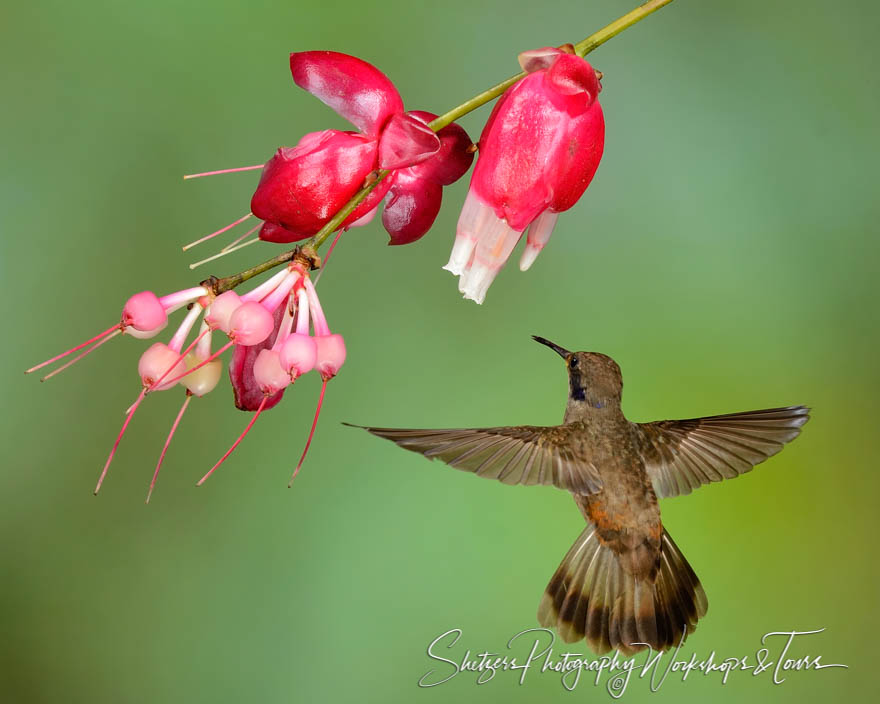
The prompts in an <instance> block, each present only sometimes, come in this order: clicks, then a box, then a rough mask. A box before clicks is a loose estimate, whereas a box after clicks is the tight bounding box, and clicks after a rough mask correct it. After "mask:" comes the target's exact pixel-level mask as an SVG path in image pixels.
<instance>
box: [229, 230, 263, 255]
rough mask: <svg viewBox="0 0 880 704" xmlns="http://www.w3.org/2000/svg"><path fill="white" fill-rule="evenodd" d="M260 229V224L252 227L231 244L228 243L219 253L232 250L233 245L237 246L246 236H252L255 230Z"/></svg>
mask: <svg viewBox="0 0 880 704" xmlns="http://www.w3.org/2000/svg"><path fill="white" fill-rule="evenodd" d="M261 227H262V224H260V225H254V226H253V227H252V228H251V229H250V230H248V231H247V232H245V233H244V234H243V235H239V236H238V237H236V238H235V239H234V240H232V242H230V243H229V244H228V245H226V246H225V247H224V248H223V249H221V250H220V251H221V252H228V251H229V250H230V249H232V248H233V247H234V246H235V245H237V244H238V243H239V242H241V241H242V240H243V239H244V238H245V237H247V236H248V235H252V234H254V233H255V232H256V231H257V230H259V229H260V228H261Z"/></svg>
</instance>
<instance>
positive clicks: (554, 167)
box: [444, 47, 605, 303]
mask: <svg viewBox="0 0 880 704" xmlns="http://www.w3.org/2000/svg"><path fill="white" fill-rule="evenodd" d="M520 64H521V66H522V67H523V69H524V70H525V71H527V72H528V74H529V75H527V76H526V77H525V78H523V79H522V80H520V81H519V82H518V83H516V84H515V85H514V86H513V87H512V88H510V89H509V90H508V91H507V92H506V93H505V94H504V95H503V96H502V97H501V99H500V100H499V101H498V103H497V104H496V106H495V109H494V110H493V111H492V115H491V116H490V117H489V121H488V122H487V123H486V126H485V128H484V129H483V134H482V136H481V137H480V154H479V158H478V159H477V165H476V167H475V168H474V173H473V176H472V178H471V186H470V190H469V191H468V196H467V199H466V200H465V203H464V207H463V209H462V212H461V216H460V218H459V221H458V227H457V230H456V237H455V244H454V245H453V248H452V255H451V256H450V259H449V263H448V264H447V265H446V266H445V267H444V268H445V269H447V270H449V271H451V272H452V273H453V274H455V275H457V276H459V277H460V279H459V291H461V292H462V293H463V294H464V297H465V298H469V299H471V300H474V301H476V302H477V303H482V302H483V300H484V299H485V297H486V291H487V290H488V288H489V286H490V284H491V283H492V281H493V280H494V279H495V276H496V275H497V274H498V272H499V271H500V269H501V267H502V266H504V263H505V262H506V261H507V259H508V257H509V256H510V254H511V252H512V251H513V248H514V246H516V243H517V242H518V241H519V239H520V237H521V236H522V233H523V232H524V231H525V230H526V228H528V230H529V232H528V236H527V242H526V248H525V251H524V252H523V255H522V258H521V259H520V269H522V270H523V271H525V270H526V269H528V268H529V267H530V266H531V265H532V263H533V262H534V261H535V258H536V257H537V256H538V253H539V252H540V251H541V249H543V247H544V245H545V244H546V243H547V241H548V240H549V238H550V235H551V233H552V232H553V227H554V225H555V224H556V219H557V217H558V214H559V213H560V212H562V211H564V210H568V209H569V208H571V207H572V206H573V205H574V204H575V203H576V202H577V200H578V198H580V197H581V195H582V194H583V192H584V191H585V190H586V188H587V186H588V185H589V184H590V181H591V180H592V178H593V174H595V172H596V168H597V167H598V166H599V161H600V160H601V158H602V150H603V147H604V144H605V120H604V117H603V116H602V108H601V107H600V106H599V102H598V100H597V98H598V95H599V91H600V90H601V86H600V84H599V78H600V74H598V73H597V72H596V71H594V70H593V68H592V66H590V64H589V63H587V62H586V61H585V60H584V59H582V58H580V57H579V56H576V55H574V54H571V53H567V52H565V51H563V50H561V49H554V48H550V47H548V48H544V49H537V50H535V51H529V52H525V53H523V54H521V55H520Z"/></svg>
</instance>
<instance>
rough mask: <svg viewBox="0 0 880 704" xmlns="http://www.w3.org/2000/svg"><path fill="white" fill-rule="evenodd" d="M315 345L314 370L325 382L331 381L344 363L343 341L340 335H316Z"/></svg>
mask: <svg viewBox="0 0 880 704" xmlns="http://www.w3.org/2000/svg"><path fill="white" fill-rule="evenodd" d="M315 344H316V346H317V348H318V353H317V357H316V359H315V369H317V370H318V373H319V374H320V375H321V377H322V378H323V379H324V380H325V381H326V380H327V379H332V378H333V377H334V376H336V374H337V373H338V372H339V369H340V368H341V367H342V365H343V364H344V363H345V340H343V339H342V335H339V334H332V335H317V336H315Z"/></svg>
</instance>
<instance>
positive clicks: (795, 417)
mask: <svg viewBox="0 0 880 704" xmlns="http://www.w3.org/2000/svg"><path fill="white" fill-rule="evenodd" d="M809 411H810V409H809V408H806V407H805V406H788V407H786V408H770V409H767V410H763V411H747V412H746V413H731V414H728V415H723V416H709V417H706V418H691V419H689V420H662V421H658V422H656V423H634V424H633V425H635V426H636V428H637V430H638V438H639V443H640V445H641V454H642V458H643V459H644V461H645V467H646V469H647V471H648V476H649V477H650V479H651V481H652V482H653V484H654V491H656V492H657V496H659V497H660V498H663V497H667V496H678V495H680V494H690V493H691V491H692V490H693V489H696V488H697V487H698V486H701V485H703V484H708V483H709V482H720V481H721V480H722V479H732V478H733V477H738V476H739V475H740V474H743V473H745V472H748V471H749V470H750V469H751V468H752V467H754V466H755V465H756V464H758V463H759V462H763V461H764V460H766V459H767V458H768V457H770V456H771V455H775V454H776V453H777V452H779V451H780V450H781V449H782V446H783V445H784V444H785V443H787V442H789V441H790V440H794V438H796V437H797V436H798V435H799V434H800V432H801V426H802V425H803V424H804V423H806V422H807V421H808V420H809V419H810V415H809Z"/></svg>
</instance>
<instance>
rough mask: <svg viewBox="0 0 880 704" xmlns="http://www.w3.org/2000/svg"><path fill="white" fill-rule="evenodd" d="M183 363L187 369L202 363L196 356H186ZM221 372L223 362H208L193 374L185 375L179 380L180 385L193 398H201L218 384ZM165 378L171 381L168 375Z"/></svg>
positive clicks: (217, 360)
mask: <svg viewBox="0 0 880 704" xmlns="http://www.w3.org/2000/svg"><path fill="white" fill-rule="evenodd" d="M184 362H185V364H186V368H187V369H192V368H193V367H195V366H196V365H198V364H199V363H200V362H202V358H200V357H199V356H198V355H196V354H188V355H187V356H186V359H185V360H184ZM222 371H223V362H221V361H220V360H219V359H215V360H214V361H213V362H208V363H207V364H205V365H204V366H202V367H199V368H198V369H196V370H195V371H194V372H192V373H190V374H187V375H186V376H185V377H183V378H182V379H181V380H180V384H181V386H183V387H184V388H186V389H187V390H188V391H189V392H190V393H192V394H193V395H194V396H198V397H200V398H201V397H202V396H204V395H205V394H208V393H211V392H212V391H213V390H214V389H215V388H216V386H217V384H218V383H219V382H220V374H221V373H222ZM166 378H168V379H171V378H172V377H171V376H170V375H169V376H168V377H166Z"/></svg>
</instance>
